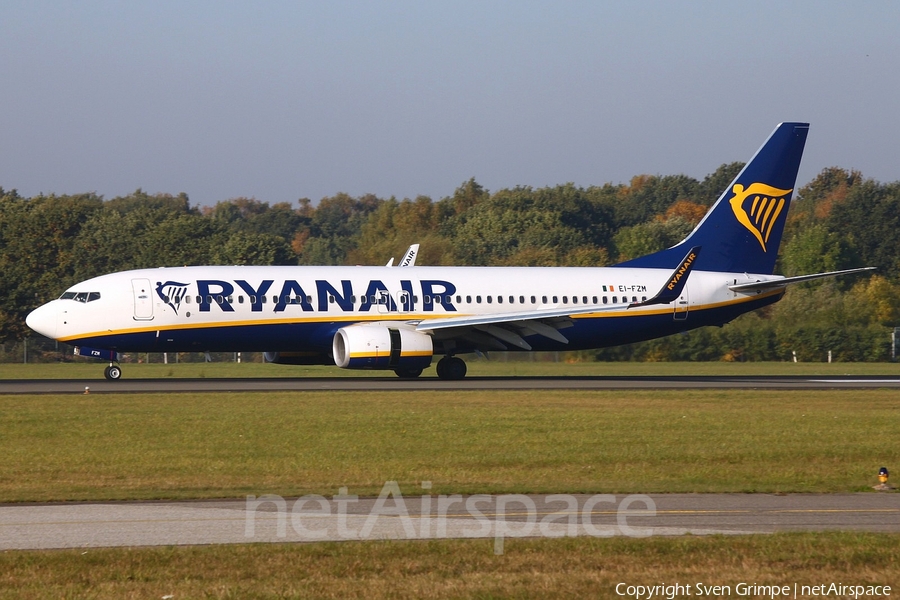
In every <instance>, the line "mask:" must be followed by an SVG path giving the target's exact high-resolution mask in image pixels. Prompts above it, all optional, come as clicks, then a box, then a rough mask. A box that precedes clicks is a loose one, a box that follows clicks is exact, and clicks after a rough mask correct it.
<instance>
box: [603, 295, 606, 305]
mask: <svg viewBox="0 0 900 600" xmlns="http://www.w3.org/2000/svg"><path fill="white" fill-rule="evenodd" d="M603 304H606V296H603Z"/></svg>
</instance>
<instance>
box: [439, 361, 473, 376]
mask: <svg viewBox="0 0 900 600" xmlns="http://www.w3.org/2000/svg"><path fill="white" fill-rule="evenodd" d="M437 375H438V377H440V378H441V379H446V380H456V379H462V378H463V377H465V376H466V363H465V361H463V359H461V358H459V357H457V356H445V357H444V358H442V359H441V360H439V361H438V364H437Z"/></svg>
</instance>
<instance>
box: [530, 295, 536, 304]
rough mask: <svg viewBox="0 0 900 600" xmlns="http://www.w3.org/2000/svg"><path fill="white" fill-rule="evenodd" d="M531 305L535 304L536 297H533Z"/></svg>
mask: <svg viewBox="0 0 900 600" xmlns="http://www.w3.org/2000/svg"><path fill="white" fill-rule="evenodd" d="M531 303H532V304H535V297H534V296H532V297H531Z"/></svg>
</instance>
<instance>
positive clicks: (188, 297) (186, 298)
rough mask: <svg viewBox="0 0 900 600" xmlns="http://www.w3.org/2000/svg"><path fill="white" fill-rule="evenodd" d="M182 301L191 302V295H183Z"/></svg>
mask: <svg viewBox="0 0 900 600" xmlns="http://www.w3.org/2000/svg"><path fill="white" fill-rule="evenodd" d="M184 303H185V304H190V303H191V297H190V296H185V297H184Z"/></svg>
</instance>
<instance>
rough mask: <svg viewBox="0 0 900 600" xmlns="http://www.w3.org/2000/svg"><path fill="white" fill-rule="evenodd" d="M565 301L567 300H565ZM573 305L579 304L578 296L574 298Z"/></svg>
mask: <svg viewBox="0 0 900 600" xmlns="http://www.w3.org/2000/svg"><path fill="white" fill-rule="evenodd" d="M563 300H565V298H563ZM572 304H578V296H572Z"/></svg>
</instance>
